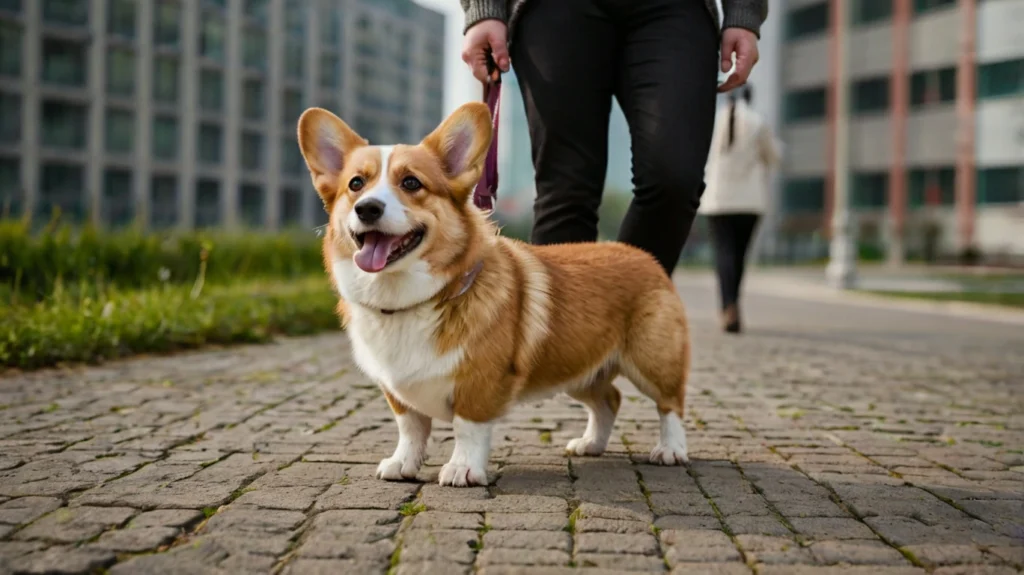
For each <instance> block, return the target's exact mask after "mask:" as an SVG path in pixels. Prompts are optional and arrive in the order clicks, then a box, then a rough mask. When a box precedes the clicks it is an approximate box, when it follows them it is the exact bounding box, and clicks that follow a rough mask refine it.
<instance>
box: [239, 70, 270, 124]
mask: <svg viewBox="0 0 1024 575" xmlns="http://www.w3.org/2000/svg"><path fill="white" fill-rule="evenodd" d="M265 102H266V95H265V93H264V87H263V80H257V79H250V80H246V81H245V85H244V86H243V88H242V115H243V116H244V117H245V119H247V120H262V119H263V115H264V114H265V113H266V110H265Z"/></svg>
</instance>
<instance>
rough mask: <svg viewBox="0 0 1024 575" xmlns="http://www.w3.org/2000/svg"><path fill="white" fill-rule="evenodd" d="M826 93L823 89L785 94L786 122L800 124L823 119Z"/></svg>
mask: <svg viewBox="0 0 1024 575" xmlns="http://www.w3.org/2000/svg"><path fill="white" fill-rule="evenodd" d="M827 101H828V91H827V90H826V89H825V88H808V89H805V90H794V91H792V92H789V93H787V94H786V120H787V121H789V122H800V121H807V120H820V119H822V118H824V117H825V112H826V107H827V106H826V103H827Z"/></svg>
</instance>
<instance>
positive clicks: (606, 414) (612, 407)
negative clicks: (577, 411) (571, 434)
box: [565, 368, 622, 455]
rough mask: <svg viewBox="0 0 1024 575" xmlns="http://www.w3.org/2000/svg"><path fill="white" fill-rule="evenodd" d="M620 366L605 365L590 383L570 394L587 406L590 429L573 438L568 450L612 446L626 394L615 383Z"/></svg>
mask: <svg viewBox="0 0 1024 575" xmlns="http://www.w3.org/2000/svg"><path fill="white" fill-rule="evenodd" d="M617 374H618V370H617V369H613V368H604V369H602V370H601V371H599V372H598V373H597V375H595V376H594V379H593V381H592V382H591V384H590V385H588V386H586V387H585V388H583V389H578V390H573V391H570V392H569V396H570V397H572V398H573V399H575V400H576V401H579V402H581V403H582V404H583V405H585V406H587V413H588V417H587V430H586V431H584V432H583V437H577V438H576V439H573V440H571V441H569V444H568V445H566V446H565V450H566V451H568V452H569V453H571V454H573V455H601V454H602V453H604V450H605V448H606V447H608V439H609V438H610V437H611V435H612V429H613V428H614V427H615V416H616V415H618V413H619V404H620V403H622V394H620V393H619V390H618V389H616V388H615V386H614V385H612V380H614V379H615V376H616V375H617Z"/></svg>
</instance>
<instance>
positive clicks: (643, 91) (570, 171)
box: [511, 0, 719, 273]
mask: <svg viewBox="0 0 1024 575" xmlns="http://www.w3.org/2000/svg"><path fill="white" fill-rule="evenodd" d="M525 10H526V12H525V13H524V14H523V15H522V17H521V19H520V20H519V23H518V25H517V27H516V32H515V37H514V38H513V39H512V49H511V56H512V64H513V66H514V68H515V72H516V76H517V78H518V79H519V85H520V88H521V90H522V94H523V100H524V103H525V106H526V116H527V120H528V122H529V126H530V143H531V147H532V152H533V164H534V168H535V169H536V173H537V174H536V184H537V199H536V201H535V203H534V224H533V237H532V240H533V242H534V243H535V244H554V243H567V242H592V241H596V240H597V218H598V207H599V206H600V203H601V192H602V190H603V188H604V178H605V172H606V170H607V161H608V120H609V115H610V113H611V105H612V97H613V96H614V97H615V98H616V99H618V101H619V105H620V106H621V107H622V110H623V112H624V113H625V116H626V120H627V122H628V124H629V130H630V139H631V143H632V151H633V186H634V190H633V194H634V197H633V201H632V203H631V204H630V207H629V210H628V212H627V213H626V217H625V219H624V221H623V222H622V227H621V229H620V233H619V239H620V240H621V241H624V242H626V243H629V244H632V245H634V246H637V247H639V248H642V249H644V250H647V251H648V252H650V253H651V254H653V255H654V256H655V257H656V258H657V259H658V261H659V262H660V263H661V265H662V266H664V268H665V270H666V271H668V272H669V273H671V271H672V270H673V269H674V268H675V266H676V263H677V262H678V260H679V254H680V252H681V251H682V249H683V244H684V243H685V242H686V237H687V236H688V235H689V233H690V227H691V225H692V224H693V219H694V217H695V216H696V212H697V207H698V206H699V204H700V196H701V194H702V193H703V192H704V164H705V162H706V161H707V156H708V149H709V147H710V145H711V134H712V131H713V129H714V118H715V101H716V85H717V69H718V68H717V66H718V45H719V40H718V29H717V26H716V25H715V22H714V20H713V19H712V17H711V15H710V14H709V13H708V11H707V8H706V7H705V5H704V2H703V0H642V1H638V0H543V1H536V2H531V3H530V4H528V5H527V7H526V9H525Z"/></svg>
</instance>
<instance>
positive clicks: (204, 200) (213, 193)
mask: <svg viewBox="0 0 1024 575" xmlns="http://www.w3.org/2000/svg"><path fill="white" fill-rule="evenodd" d="M219 224H220V182H218V181H217V180H207V179H202V180H198V181H196V227H197V228H210V227H214V226H217V225H219Z"/></svg>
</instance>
